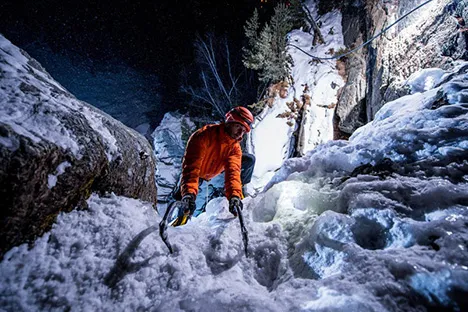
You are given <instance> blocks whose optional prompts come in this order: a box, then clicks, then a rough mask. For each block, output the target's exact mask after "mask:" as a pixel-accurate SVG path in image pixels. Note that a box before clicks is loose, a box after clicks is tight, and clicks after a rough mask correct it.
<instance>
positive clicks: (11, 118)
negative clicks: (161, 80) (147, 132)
mask: <svg viewBox="0 0 468 312" xmlns="http://www.w3.org/2000/svg"><path fill="white" fill-rule="evenodd" d="M0 103H1V105H0V198H1V202H0V232H1V234H2V241H1V243H0V257H2V256H3V255H4V253H5V252H6V251H8V250H9V249H10V248H12V247H13V246H16V245H19V244H21V243H24V242H27V241H32V240H33V239H34V238H35V237H36V236H38V235H41V234H43V233H44V232H45V231H47V230H48V229H50V227H51V226H52V224H53V223H54V221H55V218H56V216H57V215H58V214H59V213H60V212H62V211H63V212H68V211H71V210H73V209H75V208H76V207H78V208H86V202H85V200H86V199H87V198H88V197H89V196H90V194H91V193H93V192H97V193H100V194H106V193H111V192H113V193H115V194H117V195H123V196H128V197H132V198H139V199H142V200H145V201H150V202H153V203H156V195H157V192H156V185H155V178H154V172H155V164H156V161H155V159H154V156H153V153H152V149H151V145H150V143H149V142H148V141H147V140H146V139H145V138H144V137H143V136H142V135H140V134H138V133H137V132H136V131H134V130H132V129H130V128H128V127H126V126H124V125H123V124H122V123H121V122H119V121H117V120H115V119H113V118H112V117H110V116H109V115H107V114H105V113H104V112H102V111H100V110H98V109H96V108H94V107H93V106H91V105H89V104H87V103H85V102H83V101H80V100H78V99H77V98H75V97H74V96H73V95H72V94H70V93H69V92H68V91H67V90H66V89H65V88H63V87H62V86H61V85H60V84H59V83H57V82H56V81H55V80H54V79H53V78H52V77H51V76H50V75H49V74H48V73H47V72H46V71H45V69H44V68H42V66H41V65H40V64H39V63H38V62H36V61H35V60H34V59H32V58H31V57H30V56H29V55H28V54H27V53H26V52H24V51H22V50H21V49H19V48H17V47H16V46H14V45H13V44H12V43H11V42H9V41H8V40H7V39H6V38H4V37H3V36H1V35H0ZM129 109H131V107H129Z"/></svg>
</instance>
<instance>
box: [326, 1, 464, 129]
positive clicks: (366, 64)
mask: <svg viewBox="0 0 468 312" xmlns="http://www.w3.org/2000/svg"><path fill="white" fill-rule="evenodd" d="M420 4H422V2H420V1H415V0H408V1H396V0H393V1H386V2H384V3H382V2H381V1H377V0H367V1H366V2H360V1H354V2H350V3H348V2H345V3H342V2H341V1H336V5H335V7H339V8H340V10H341V12H342V14H343V22H342V24H343V36H344V42H345V45H346V47H347V48H349V49H352V48H354V47H357V46H359V45H360V44H362V43H363V42H366V41H367V40H369V39H370V38H372V37H373V36H375V35H377V34H378V33H379V32H380V31H381V30H383V29H385V28H386V27H388V26H389V25H391V24H392V23H393V22H395V21H396V20H397V19H399V18H400V17H402V16H403V15H405V14H406V13H408V12H409V11H411V10H412V9H413V8H416V7H417V6H418V5H420ZM465 7H466V4H465V3H464V2H463V1H448V0H440V1H436V0H434V1H431V2H429V3H427V4H425V5H423V6H422V7H421V8H420V9H418V10H416V11H415V12H414V13H411V14H410V15H409V16H407V17H405V18H404V19H402V20H401V21H400V22H398V23H397V24H396V25H395V26H393V27H391V28H390V29H389V30H388V31H386V32H385V33H384V34H383V35H382V36H379V37H378V38H376V39H375V40H374V41H372V42H371V43H370V44H369V45H366V46H365V47H364V48H363V49H360V50H358V51H357V52H355V53H352V54H351V55H349V56H347V57H346V59H345V64H346V73H347V83H346V85H345V86H344V87H343V89H342V92H341V95H340V98H339V101H338V105H337V109H336V120H337V124H338V129H339V131H340V132H341V133H342V134H345V135H346V134H351V133H353V132H354V131H355V130H356V129H357V128H358V127H360V126H362V125H363V124H365V123H367V122H369V121H371V120H373V119H374V117H375V114H376V112H377V111H378V110H379V109H380V108H381V107H382V106H383V105H384V104H385V103H387V102H389V101H391V100H394V99H396V98H399V97H400V96H402V95H404V94H405V87H404V86H405V82H406V81H407V79H408V78H409V77H410V76H411V74H413V73H414V72H416V71H418V70H420V69H424V68H432V67H438V68H442V69H450V68H453V65H454V63H455V62H456V61H457V60H467V59H468V53H467V42H468V41H467V35H468V32H466V30H465V28H464V23H465V22H464V20H465V18H468V10H467V8H465Z"/></svg>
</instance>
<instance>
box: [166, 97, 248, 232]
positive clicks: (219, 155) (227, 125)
mask: <svg viewBox="0 0 468 312" xmlns="http://www.w3.org/2000/svg"><path fill="white" fill-rule="evenodd" d="M253 120H254V118H253V115H252V113H251V112H250V111H249V110H248V109H247V108H245V107H241V106H238V107H235V108H233V109H231V110H230V111H229V112H228V113H227V114H226V116H225V121H224V123H220V124H211V125H206V126H204V127H202V128H200V129H198V130H197V131H196V132H195V133H193V134H192V136H191V137H190V138H189V140H188V142H187V147H186V149H185V155H184V159H183V162H182V176H181V179H180V181H179V185H178V187H177V188H176V190H175V191H174V193H173V197H174V199H176V200H181V201H182V203H184V206H185V207H186V209H185V210H184V211H182V209H181V211H179V215H178V217H177V219H176V220H175V221H174V222H173V223H172V225H173V226H178V225H183V224H185V223H186V222H187V221H188V220H189V219H190V217H191V216H192V214H193V213H194V211H195V209H196V204H195V199H196V197H197V194H198V188H199V186H200V185H201V183H202V182H203V181H209V180H211V179H212V178H214V177H215V176H217V175H218V174H220V173H221V172H223V171H224V176H225V178H224V191H225V196H226V197H227V199H228V200H229V211H230V212H231V213H232V214H233V215H234V216H237V209H242V201H241V200H242V199H243V198H244V195H243V191H242V186H243V185H245V184H247V183H249V182H250V179H251V177H252V173H253V168H254V165H255V157H254V156H253V155H251V154H247V153H244V154H243V153H242V150H241V146H240V141H241V140H242V137H243V136H244V134H245V133H247V132H249V131H250V127H251V124H252V122H253Z"/></svg>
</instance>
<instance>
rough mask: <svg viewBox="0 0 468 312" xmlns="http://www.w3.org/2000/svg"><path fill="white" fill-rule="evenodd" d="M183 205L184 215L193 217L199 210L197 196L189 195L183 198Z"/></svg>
mask: <svg viewBox="0 0 468 312" xmlns="http://www.w3.org/2000/svg"><path fill="white" fill-rule="evenodd" d="M182 204H183V205H184V214H188V215H189V216H192V214H193V212H194V211H195V209H196V208H197V205H196V204H195V195H193V194H187V195H184V197H183V198H182Z"/></svg>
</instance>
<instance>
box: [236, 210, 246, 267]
mask: <svg viewBox="0 0 468 312" xmlns="http://www.w3.org/2000/svg"><path fill="white" fill-rule="evenodd" d="M236 209H237V215H238V216H239V223H240V227H241V233H242V241H243V242H244V252H245V256H246V257H247V258H248V257H249V254H248V252H247V247H248V245H249V232H247V229H246V228H245V225H244V217H243V216H242V210H241V209H240V207H236Z"/></svg>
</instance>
